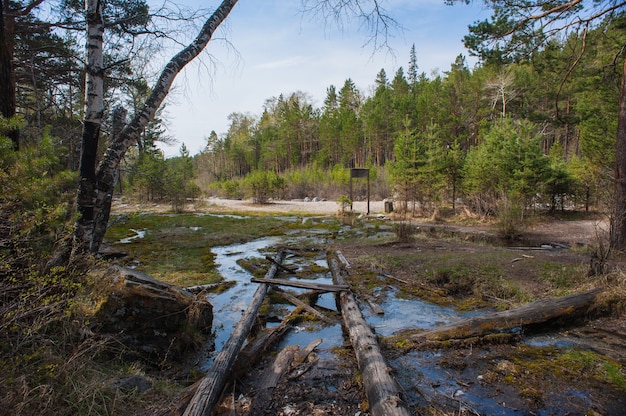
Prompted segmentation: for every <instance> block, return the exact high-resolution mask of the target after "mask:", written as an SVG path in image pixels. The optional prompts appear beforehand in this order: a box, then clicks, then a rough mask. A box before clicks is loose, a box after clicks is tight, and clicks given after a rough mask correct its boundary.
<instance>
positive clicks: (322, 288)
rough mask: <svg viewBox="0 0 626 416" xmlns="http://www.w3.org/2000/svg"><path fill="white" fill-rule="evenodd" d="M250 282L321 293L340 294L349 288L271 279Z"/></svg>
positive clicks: (255, 279) (257, 279) (346, 286)
mask: <svg viewBox="0 0 626 416" xmlns="http://www.w3.org/2000/svg"><path fill="white" fill-rule="evenodd" d="M250 281H252V282H255V283H268V284H271V285H279V286H291V287H299V288H303V289H313V290H320V291H322V292H340V291H342V290H347V289H348V288H349V286H348V285H327V284H324V283H314V282H303V281H298V280H284V279H271V278H267V277H266V278H264V279H259V278H256V277H253V278H252V279H250Z"/></svg>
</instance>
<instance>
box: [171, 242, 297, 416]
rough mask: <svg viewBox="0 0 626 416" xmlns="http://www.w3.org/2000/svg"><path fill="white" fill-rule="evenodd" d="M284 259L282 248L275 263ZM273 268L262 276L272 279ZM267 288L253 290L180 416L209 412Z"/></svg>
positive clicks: (263, 285) (274, 269)
mask: <svg viewBox="0 0 626 416" xmlns="http://www.w3.org/2000/svg"><path fill="white" fill-rule="evenodd" d="M284 258H285V253H284V252H283V251H279V252H278V253H277V254H276V262H277V263H280V262H282V261H283V259H284ZM277 271H278V266H277V265H276V264H275V263H273V264H272V265H271V267H270V269H269V270H268V271H267V273H266V275H265V276H266V277H267V278H272V277H273V276H274V275H275V274H276V272H277ZM268 288H269V285H267V284H261V285H259V287H258V288H257V290H256V292H254V297H253V298H252V301H251V302H250V305H249V306H248V309H246V311H245V312H244V313H243V315H242V316H241V319H240V320H239V322H238V323H237V326H236V327H235V329H234V331H233V333H232V334H231V336H230V338H228V341H226V344H225V345H224V348H223V349H222V351H221V352H220V353H219V354H218V355H217V357H215V361H213V365H212V366H211V368H209V370H208V371H207V373H206V374H205V375H204V378H203V379H202V382H201V383H200V385H199V386H198V389H197V390H196V393H195V394H194V396H193V397H192V399H191V402H190V403H189V405H188V406H187V409H185V413H184V414H183V416H204V415H209V414H211V413H212V409H213V407H214V406H215V404H216V403H217V401H218V400H219V398H220V396H221V395H222V390H223V389H224V386H225V385H226V382H227V381H228V376H229V372H230V368H231V367H232V365H233V363H234V362H235V359H236V358H237V355H238V354H239V351H240V350H241V346H242V345H243V342H244V341H245V339H246V337H247V336H248V333H249V332H250V330H251V329H252V326H253V324H254V321H255V319H256V316H257V313H258V311H259V308H260V307H261V304H262V303H263V299H264V298H265V295H266V294H267V290H268Z"/></svg>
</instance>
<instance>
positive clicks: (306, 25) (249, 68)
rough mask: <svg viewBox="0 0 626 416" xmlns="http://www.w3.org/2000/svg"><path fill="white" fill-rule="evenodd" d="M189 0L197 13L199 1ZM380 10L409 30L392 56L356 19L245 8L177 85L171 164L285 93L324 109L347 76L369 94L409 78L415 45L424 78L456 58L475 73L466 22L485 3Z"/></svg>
mask: <svg viewBox="0 0 626 416" xmlns="http://www.w3.org/2000/svg"><path fill="white" fill-rule="evenodd" d="M185 1H187V2H188V4H189V7H193V3H192V1H193V0H183V2H185ZM216 4H217V2H212V5H216ZM384 4H385V7H386V9H387V11H388V13H389V15H391V16H392V17H393V18H394V19H396V20H397V22H398V23H399V24H400V25H401V26H402V28H403V29H402V30H396V31H394V32H392V36H393V37H392V38H391V39H389V43H390V45H391V47H392V52H391V53H390V52H389V51H388V50H382V51H375V50H374V49H373V47H372V46H371V45H367V44H366V42H367V40H368V36H369V35H368V33H367V32H366V31H364V30H362V28H361V27H360V25H359V22H358V21H356V20H353V21H346V22H344V24H343V27H342V28H339V27H338V26H337V25H336V24H333V23H325V22H324V21H322V20H321V19H320V18H316V17H314V16H309V15H304V16H303V15H302V14H301V3H300V1H299V0H240V1H239V2H238V3H237V5H236V6H235V8H234V9H233V11H232V13H231V14H230V16H229V17H228V20H227V21H226V22H225V23H224V24H223V27H222V28H221V29H220V31H219V33H216V35H215V36H214V40H212V41H211V42H210V43H209V45H208V46H207V49H206V51H205V53H204V55H203V57H202V59H201V61H199V62H194V63H192V64H190V65H188V66H187V67H186V68H185V69H184V71H183V72H182V73H181V74H180V75H179V77H178V79H177V81H176V83H175V85H174V90H173V91H172V93H171V94H170V97H169V98H168V101H167V102H168V105H167V108H166V114H165V118H166V120H167V123H166V128H167V133H168V134H169V135H170V136H172V137H173V138H175V139H176V140H177V144H175V145H173V146H170V147H162V148H163V150H164V152H165V154H166V156H175V155H177V154H178V153H179V148H180V146H181V143H185V145H186V146H187V148H188V149H189V151H190V152H191V154H196V153H198V152H199V151H201V150H202V149H203V148H204V146H205V144H206V137H208V135H209V133H210V132H211V130H215V131H216V132H217V133H218V135H222V134H223V133H226V131H227V129H228V125H229V122H228V115H229V114H231V113H233V112H240V113H250V114H252V115H260V114H261V112H262V110H263V103H264V102H265V100H267V99H268V98H271V97H277V96H278V95H280V94H281V93H282V94H286V95H288V94H290V93H292V92H295V91H303V92H305V93H307V94H308V95H309V96H310V97H311V98H312V100H313V103H314V105H315V106H316V107H321V106H322V103H323V100H324V97H325V96H326V89H327V88H328V87H329V86H330V85H335V86H337V87H338V88H340V87H341V86H342V85H343V83H344V81H345V80H346V79H348V78H351V79H352V80H353V81H354V83H355V84H356V85H357V87H359V88H360V89H361V90H362V91H363V93H365V94H367V95H369V92H370V90H371V88H372V85H373V84H374V80H375V77H376V74H377V73H378V72H379V71H380V69H381V68H384V69H385V71H386V72H387V76H388V78H390V79H391V78H392V77H393V74H394V73H395V72H396V70H397V69H398V67H400V66H402V67H403V68H404V69H405V72H406V68H407V67H408V61H409V52H410V49H411V45H413V44H415V49H416V55H417V63H418V66H419V72H424V73H426V74H427V75H429V76H430V74H432V73H441V72H442V71H446V70H448V69H449V67H450V64H451V63H452V62H453V61H454V59H455V58H456V56H458V55H459V54H464V55H465V56H466V57H467V58H468V63H469V64H470V65H472V64H473V63H474V62H475V60H473V59H471V58H470V57H469V54H468V53H467V51H466V50H465V48H464V47H463V43H462V38H463V36H464V35H465V34H467V26H468V25H469V24H471V23H474V22H475V21H477V20H483V19H484V18H486V17H488V16H489V11H488V10H486V9H485V8H484V6H483V5H482V2H476V4H472V5H464V4H458V5H455V6H446V5H445V4H444V2H443V0H387V1H385V2H384ZM203 7H206V3H204V4H203ZM190 35H192V34H191V33H190ZM193 35H195V33H194V34H193ZM224 39H226V40H227V41H224Z"/></svg>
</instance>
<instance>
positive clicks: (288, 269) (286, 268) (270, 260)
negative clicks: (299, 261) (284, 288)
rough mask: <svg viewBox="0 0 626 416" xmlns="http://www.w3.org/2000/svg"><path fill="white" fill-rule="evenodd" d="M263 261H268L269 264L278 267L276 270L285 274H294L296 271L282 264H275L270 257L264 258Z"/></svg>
mask: <svg viewBox="0 0 626 416" xmlns="http://www.w3.org/2000/svg"><path fill="white" fill-rule="evenodd" d="M265 260H267V261H269V262H270V263H274V264H275V265H277V266H278V268H280V269H281V270H284V271H286V272H289V273H295V272H296V271H297V270H296V269H290V268H289V267H287V266H283V265H282V264H280V263H277V262H276V260H274V259H273V258H271V257H270V256H265Z"/></svg>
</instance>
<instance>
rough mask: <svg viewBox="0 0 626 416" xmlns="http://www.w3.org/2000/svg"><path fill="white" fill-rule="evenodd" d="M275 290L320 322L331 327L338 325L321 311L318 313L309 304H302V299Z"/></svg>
mask: <svg viewBox="0 0 626 416" xmlns="http://www.w3.org/2000/svg"><path fill="white" fill-rule="evenodd" d="M274 290H276V292H278V293H279V294H280V296H282V297H283V298H285V300H286V301H288V302H291V303H292V304H294V305H295V306H298V307H300V308H302V309H304V310H305V311H307V312H309V313H310V314H311V315H313V316H315V317H316V318H317V319H319V320H320V321H323V322H326V323H327V324H331V325H332V324H335V323H336V322H335V320H333V319H330V318H329V317H327V316H326V315H324V314H323V313H321V312H320V311H318V310H317V309H315V308H314V307H312V306H311V305H308V304H306V303H304V302H302V301H301V300H300V299H298V298H297V297H295V296H292V295H290V294H289V293H287V292H285V291H284V290H281V289H274Z"/></svg>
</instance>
